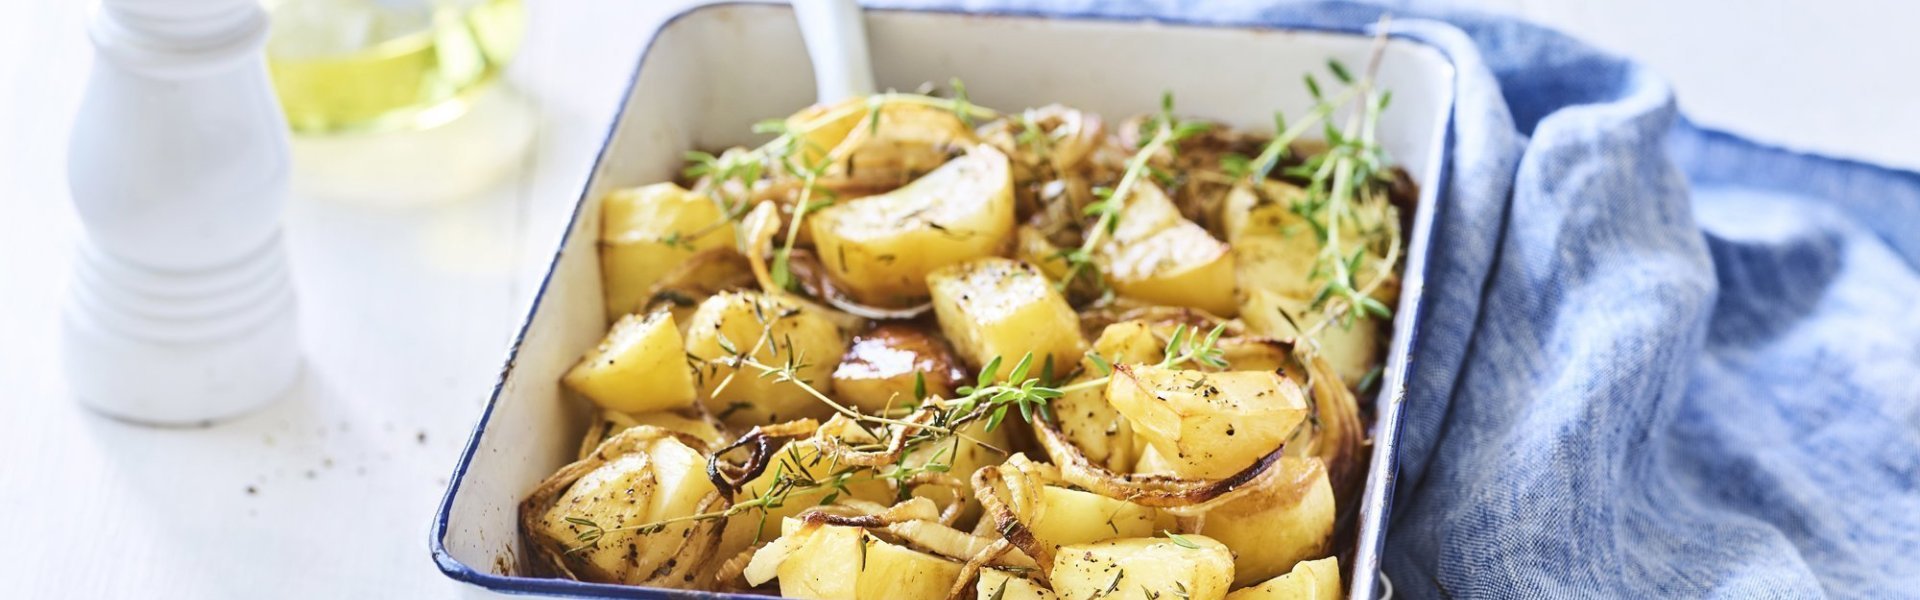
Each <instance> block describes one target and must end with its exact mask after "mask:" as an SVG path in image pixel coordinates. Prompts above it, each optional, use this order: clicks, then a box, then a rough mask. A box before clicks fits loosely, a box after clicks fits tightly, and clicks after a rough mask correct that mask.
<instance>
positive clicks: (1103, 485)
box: [976, 419, 1287, 549]
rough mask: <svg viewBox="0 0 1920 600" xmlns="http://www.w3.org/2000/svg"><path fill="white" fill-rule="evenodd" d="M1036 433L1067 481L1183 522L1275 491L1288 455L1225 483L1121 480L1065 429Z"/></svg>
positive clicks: (1274, 456)
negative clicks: (1089, 455) (1095, 461)
mask: <svg viewBox="0 0 1920 600" xmlns="http://www.w3.org/2000/svg"><path fill="white" fill-rule="evenodd" d="M1033 430H1034V433H1035V436H1036V437H1038V438H1039V439H1040V445H1041V447H1042V448H1045V449H1046V451H1047V456H1048V457H1050V458H1052V459H1053V462H1054V464H1055V465H1056V466H1058V468H1059V469H1060V476H1061V478H1062V479H1065V480H1066V481H1067V482H1069V483H1072V484H1074V485H1078V486H1080V487H1083V488H1086V489H1087V490H1088V491H1091V492H1093V493H1096V494H1100V495H1102V496H1107V497H1109V498H1117V499H1120V500H1126V501H1128V502H1132V503H1135V504H1139V505H1141V506H1150V507H1153V508H1158V509H1161V510H1164V511H1166V512H1169V513H1172V514H1173V515H1174V516H1177V517H1179V516H1197V515H1200V514H1203V513H1205V512H1206V511H1208V510H1211V509H1212V508H1214V507H1216V506H1219V505H1222V504H1226V503H1228V502H1232V501H1233V500H1236V499H1238V498H1240V497H1243V496H1246V495H1248V494H1251V493H1253V492H1255V491H1257V490H1260V489H1263V488H1265V487H1268V486H1271V485H1274V484H1275V483H1276V482H1277V480H1278V479H1279V474H1280V470H1279V469H1275V468H1273V467H1274V465H1277V464H1279V463H1280V458H1281V457H1282V456H1284V455H1285V454H1286V450H1287V446H1286V445H1285V444H1282V445H1281V446H1280V447H1279V448H1275V449H1274V450H1273V451H1272V452H1268V453H1267V454H1266V455H1265V456H1262V457H1260V460H1257V461H1254V463H1253V464H1252V465H1249V466H1248V467H1247V468H1245V469H1241V470H1240V471H1239V472H1237V473H1234V474H1232V475H1229V476H1227V477H1225V478H1221V479H1184V478H1180V477H1173V476H1168V475H1121V474H1117V473H1114V472H1113V471H1109V470H1107V469H1106V468H1104V467H1101V466H1099V465H1095V464H1093V463H1092V461H1089V460H1087V457H1086V455H1085V454H1082V453H1081V452H1080V448H1078V447H1076V446H1074V445H1073V442H1072V441H1070V440H1068V439H1066V435H1065V434H1063V433H1061V432H1060V427H1059V425H1057V424H1054V423H1052V422H1050V421H1047V420H1045V419H1037V420H1036V422H1035V424H1034V428H1033ZM976 485H978V484H977V483H976ZM1022 549H1024V548H1022Z"/></svg>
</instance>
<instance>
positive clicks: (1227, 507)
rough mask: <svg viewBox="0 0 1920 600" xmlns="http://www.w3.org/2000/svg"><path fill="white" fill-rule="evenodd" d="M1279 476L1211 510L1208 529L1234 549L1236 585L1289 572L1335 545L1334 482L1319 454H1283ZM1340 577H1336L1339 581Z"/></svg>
mask: <svg viewBox="0 0 1920 600" xmlns="http://www.w3.org/2000/svg"><path fill="white" fill-rule="evenodd" d="M1273 468H1276V469H1280V470H1281V472H1280V482H1279V483H1278V484H1276V485H1274V486H1272V487H1270V488H1267V489H1263V490H1260V491H1258V492H1256V493H1253V494H1250V495H1248V496H1246V497H1243V498H1240V499H1237V500H1234V501H1232V502H1228V503H1226V504H1223V505H1221V506H1220V507H1219V508H1215V509H1213V510H1211V511H1208V512H1207V519H1206V525H1205V526H1204V527H1201V528H1200V533H1203V534H1206V535H1207V536H1210V537H1212V538H1214V539H1216V540H1220V543H1223V544H1226V545H1227V547H1228V548H1231V549H1233V572H1234V573H1235V575H1234V578H1233V583H1234V585H1250V584H1253V583H1255V582H1258V581H1262V580H1265V579H1267V578H1270V577H1273V576H1275V575H1279V574H1281V573H1286V572H1287V571H1289V570H1291V569H1293V565H1294V563H1297V562H1299V561H1302V560H1306V559H1310V558H1313V557H1316V556H1326V555H1327V552H1328V551H1329V550H1330V549H1331V548H1332V545H1333V523H1334V500H1333V486H1332V485H1331V484H1330V483H1329V482H1328V480H1327V470H1326V468H1325V467H1324V466H1323V465H1322V464H1321V463H1320V459H1318V458H1293V457H1288V458H1283V459H1281V460H1280V464H1278V465H1274V467H1273ZM1337 581H1338V579H1337V578H1336V582H1337Z"/></svg>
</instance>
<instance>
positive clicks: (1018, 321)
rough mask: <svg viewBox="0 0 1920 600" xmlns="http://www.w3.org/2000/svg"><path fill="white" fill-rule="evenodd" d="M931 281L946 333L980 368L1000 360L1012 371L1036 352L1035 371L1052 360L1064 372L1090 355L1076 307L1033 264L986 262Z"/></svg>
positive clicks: (937, 273)
mask: <svg viewBox="0 0 1920 600" xmlns="http://www.w3.org/2000/svg"><path fill="white" fill-rule="evenodd" d="M927 283H928V286H929V287H930V288H931V289H932V291H933V311H934V314H935V315H936V316H937V317H938V318H939V320H940V330H941V331H943V332H945V333H946V335H947V339H948V340H949V341H952V342H953V346H954V349H955V350H957V351H959V353H960V357H961V358H964V359H966V361H967V363H968V364H969V365H971V366H973V367H974V368H980V367H982V366H984V365H985V364H986V363H988V362H990V361H992V360H993V359H994V358H1000V359H1001V360H1002V361H1003V362H1004V363H1005V366H1006V367H1009V368H1010V367H1012V365H1013V364H1014V363H1015V362H1017V361H1019V360H1020V357H1022V356H1025V355H1026V354H1028V353H1032V354H1033V364H1034V365H1035V367H1034V371H1033V372H1034V373H1039V372H1040V365H1044V364H1045V363H1046V361H1048V360H1051V361H1053V364H1054V365H1056V372H1059V370H1061V369H1063V368H1064V367H1065V366H1066V365H1071V364H1074V363H1075V362H1078V361H1079V360H1080V357H1081V354H1082V353H1084V352H1085V351H1086V347H1087V344H1086V341H1085V340H1083V339H1081V338H1080V325H1079V317H1078V316H1076V315H1075V314H1074V312H1073V307H1071V306H1068V305H1067V300H1066V298H1063V297H1061V296H1060V292H1058V291H1056V290H1054V289H1053V284H1052V282H1050V281H1048V280H1047V279H1046V278H1045V277H1044V276H1042V275H1041V274H1040V271H1039V269H1036V268H1034V266H1033V265H1029V264H1026V263H1022V262H1019V261H1013V260H1007V259H1004V258H982V259H979V260H974V261H969V262H964V263H960V264H957V265H951V266H948V267H945V268H942V269H940V270H938V271H935V272H933V274H931V275H929V276H927Z"/></svg>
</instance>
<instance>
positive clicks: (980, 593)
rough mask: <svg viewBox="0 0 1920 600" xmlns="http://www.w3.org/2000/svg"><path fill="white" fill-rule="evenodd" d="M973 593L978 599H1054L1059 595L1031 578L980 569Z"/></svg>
mask: <svg viewBox="0 0 1920 600" xmlns="http://www.w3.org/2000/svg"><path fill="white" fill-rule="evenodd" d="M973 595H974V597H975V598H979V599H980V600H1055V599H1056V598H1059V596H1055V595H1054V594H1053V590H1050V589H1047V588H1046V587H1045V586H1042V585H1040V584H1038V583H1034V582H1033V580H1031V579H1027V578H1025V577H1020V576H1018V575H1011V574H1008V573H1007V572H1006V571H1000V570H995V569H981V570H980V580H979V581H978V582H977V583H975V584H974V586H973Z"/></svg>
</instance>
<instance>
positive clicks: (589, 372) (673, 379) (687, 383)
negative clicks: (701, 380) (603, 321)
mask: <svg viewBox="0 0 1920 600" xmlns="http://www.w3.org/2000/svg"><path fill="white" fill-rule="evenodd" d="M561 381H563V382H565V383H566V384H567V387H569V388H572V389H573V391H576V392H579V393H580V395H582V396H586V397H587V399H589V400H592V401H593V402H594V403H595V404H599V405H600V406H602V407H604V408H608V409H611V410H617V411H623V412H634V413H637V412H647V411H656V410H671V409H675V408H683V407H688V406H693V398H694V389H693V371H692V370H691V369H690V368H689V367H688V366H687V360H686V354H685V352H684V351H683V342H682V340H681V339H680V329H679V328H678V327H676V326H675V325H674V322H673V315H671V314H669V313H667V312H666V311H658V312H654V313H649V314H647V315H645V316H641V315H627V316H625V317H621V318H620V320H619V321H618V322H616V323H614V324H613V329H612V330H611V331H608V332H607V338H606V339H605V340H602V341H601V342H600V345H599V346H598V347H596V348H594V349H593V350H590V351H588V352H587V355H586V356H584V357H581V358H580V363H579V364H576V365H574V366H573V369H571V370H568V371H567V374H566V376H565V377H562V378H561Z"/></svg>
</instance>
